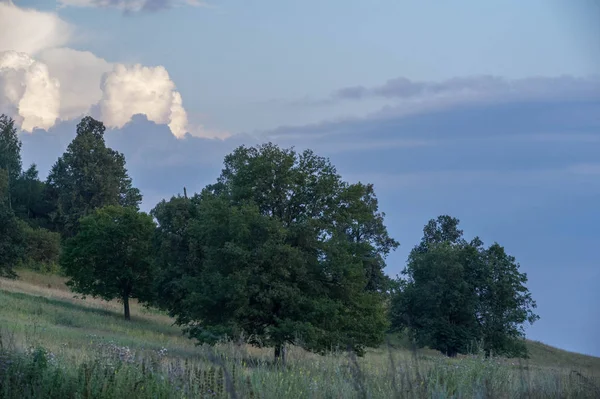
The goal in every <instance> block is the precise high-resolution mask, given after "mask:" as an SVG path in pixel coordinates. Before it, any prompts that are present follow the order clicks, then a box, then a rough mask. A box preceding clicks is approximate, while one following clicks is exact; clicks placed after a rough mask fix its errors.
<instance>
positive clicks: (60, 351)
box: [0, 271, 600, 398]
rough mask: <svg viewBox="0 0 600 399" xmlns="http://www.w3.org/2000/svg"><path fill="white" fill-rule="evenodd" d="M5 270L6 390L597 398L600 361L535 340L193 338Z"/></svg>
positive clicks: (151, 318)
mask: <svg viewBox="0 0 600 399" xmlns="http://www.w3.org/2000/svg"><path fill="white" fill-rule="evenodd" d="M19 274H20V276H21V278H20V279H19V280H4V279H0V306H1V307H0V345H1V346H0V398H1V397H18V398H24V397H57V398H59V397H60V398H63V397H86V398H92V397H129V398H135V397H165V398H170V397H181V398H183V397H185V398H195V397H254V398H259V397H260V398H288V397H289V398H353V397H364V398H367V397H368V398H390V397H400V398H402V397H407V398H408V397H436V398H445V397H494V398H503V397H507V398H508V397H511V398H514V397H539V398H552V397H556V398H564V397H573V398H579V397H589V398H594V397H600V390H599V389H598V388H597V387H598V386H600V358H595V357H590V356H584V355H580V354H575V353H570V352H566V351H561V350H559V349H556V348H552V347H550V346H547V345H544V344H541V343H537V342H530V343H529V347H530V352H531V359H529V360H528V361H527V362H519V361H516V360H514V359H500V358H498V359H483V358H481V357H477V356H464V357H460V358H458V359H447V358H445V357H443V356H440V355H439V354H436V353H435V352H433V351H421V352H419V353H412V352H410V351H407V350H405V349H402V348H397V347H396V346H395V347H394V348H388V347H385V348H381V349H378V350H372V351H370V352H369V353H368V354H367V355H366V356H365V357H364V358H361V359H356V358H354V357H353V356H351V355H348V354H347V353H343V352H340V353H337V354H334V355H329V356H326V357H322V356H318V355H314V354H310V353H307V352H305V351H303V350H301V349H299V348H291V349H290V351H289V357H288V359H289V362H288V365H287V367H285V368H281V367H277V366H274V365H273V364H272V363H271V357H272V352H271V350H270V349H257V348H253V347H249V346H246V345H243V344H239V345H236V344H233V343H223V344H221V345H218V346H217V347H215V348H210V347H205V346H202V347H198V346H196V345H194V342H193V341H191V340H189V339H187V338H186V337H184V336H182V334H181V330H180V329H179V328H177V327H174V326H172V320H171V319H170V318H169V317H167V316H165V315H163V314H161V313H159V312H156V311H152V310H147V309H145V308H143V307H140V306H137V304H133V305H132V321H131V322H127V321H125V320H123V318H122V309H121V305H120V304H119V303H117V302H104V301H101V300H94V299H90V298H88V299H86V300H84V299H78V298H74V297H73V293H71V292H70V291H69V290H68V288H67V287H66V286H65V285H64V279H62V278H60V277H57V276H48V275H41V274H37V273H33V272H30V271H20V272H19Z"/></svg>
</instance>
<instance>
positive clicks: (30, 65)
mask: <svg viewBox="0 0 600 399" xmlns="http://www.w3.org/2000/svg"><path fill="white" fill-rule="evenodd" d="M59 90H60V84H59V81H58V80H57V79H55V78H52V77H50V74H49V72H48V67H47V66H46V65H45V64H43V63H41V62H38V61H35V60H34V59H32V58H31V57H29V56H28V55H27V54H25V53H18V52H16V51H5V52H3V53H0V108H1V109H6V111H8V112H6V113H8V114H13V115H14V114H16V115H15V117H16V119H17V122H19V123H20V125H21V129H23V130H25V131H27V132H31V131H33V129H34V128H41V129H48V128H50V127H52V126H53V125H54V123H55V122H56V119H57V118H58V117H59V107H60V92H59ZM11 111H12V112H11Z"/></svg>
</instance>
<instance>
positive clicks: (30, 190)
mask: <svg viewBox="0 0 600 399" xmlns="http://www.w3.org/2000/svg"><path fill="white" fill-rule="evenodd" d="M12 203H13V210H14V211H15V215H16V216H17V217H18V218H20V219H22V220H24V221H26V222H27V223H28V224H29V225H31V226H38V227H51V224H50V214H51V213H52V212H53V211H55V209H54V208H55V207H54V205H53V204H52V201H51V200H50V199H49V198H48V196H47V190H46V184H45V183H44V182H42V181H40V179H39V177H38V170H37V167H36V165H35V164H32V165H31V166H30V167H29V168H28V169H27V170H25V171H23V172H22V173H21V175H20V176H19V177H18V179H17V180H16V181H15V183H14V185H13V198H12Z"/></svg>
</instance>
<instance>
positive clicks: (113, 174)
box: [47, 116, 142, 237]
mask: <svg viewBox="0 0 600 399" xmlns="http://www.w3.org/2000/svg"><path fill="white" fill-rule="evenodd" d="M104 131H105V127H104V124H102V122H100V121H97V120H95V119H93V118H91V117H89V116H86V117H85V118H83V119H82V120H81V122H80V123H79V124H78V125H77V136H76V137H75V139H73V141H72V142H71V144H69V146H68V148H67V151H66V152H65V153H64V154H63V155H62V157H60V158H59V159H58V161H57V162H56V163H55V164H54V166H53V167H52V170H51V171H50V174H49V176H48V180H47V184H48V190H49V193H50V195H51V197H52V198H53V200H54V201H55V202H56V205H57V210H56V214H55V215H54V218H55V223H56V224H57V229H58V230H59V231H60V232H61V233H62V234H63V235H65V236H67V237H69V236H73V235H74V234H75V233H76V231H77V223H78V220H79V219H80V218H81V217H82V216H86V215H88V214H89V213H91V212H92V211H93V210H94V209H97V208H101V207H104V206H108V205H121V206H131V207H134V208H136V209H137V208H138V206H139V203H140V202H141V199H142V196H141V195H140V192H139V190H138V189H137V188H133V187H132V183H131V178H130V177H129V176H128V175H127V170H126V169H125V157H124V156H123V154H121V153H119V152H117V151H114V150H112V149H111V148H108V147H106V144H105V142H104Z"/></svg>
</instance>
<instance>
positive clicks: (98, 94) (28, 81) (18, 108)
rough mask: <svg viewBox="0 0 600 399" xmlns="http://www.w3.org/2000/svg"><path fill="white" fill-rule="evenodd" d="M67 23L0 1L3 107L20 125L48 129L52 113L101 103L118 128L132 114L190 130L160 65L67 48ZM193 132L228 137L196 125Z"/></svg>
mask: <svg viewBox="0 0 600 399" xmlns="http://www.w3.org/2000/svg"><path fill="white" fill-rule="evenodd" d="M184 3H185V4H189V5H200V4H201V3H200V2H197V1H192V0H187V1H164V0H131V1H125V0H94V1H89V0H65V1H62V3H61V4H63V5H73V6H80V7H84V6H100V7H103V6H104V7H110V6H112V7H116V8H121V9H123V10H126V11H140V10H152V9H155V8H161V7H168V6H171V5H177V4H184ZM72 33H73V29H72V27H71V26H70V25H69V24H67V23H66V22H64V21H63V20H61V19H60V18H59V17H58V15H56V14H55V13H51V12H42V11H36V10H32V9H26V8H21V7H18V6H16V5H14V4H13V3H12V2H10V1H9V2H6V1H4V2H3V1H2V0H0V112H4V113H6V114H8V115H10V116H12V117H13V118H15V120H16V122H17V124H18V125H20V127H21V129H23V130H25V131H32V130H33V129H34V128H41V129H45V130H47V129H48V128H50V127H52V126H53V125H54V124H55V123H56V121H57V119H60V120H70V119H74V118H78V117H80V116H82V115H84V114H89V113H90V112H92V110H96V109H100V112H101V114H102V119H103V121H104V122H105V123H106V124H107V125H108V126H111V127H122V126H123V125H124V124H126V123H127V122H129V121H130V120H131V117H132V116H133V115H135V114H144V115H146V117H147V118H148V119H149V120H151V121H153V122H156V123H159V124H168V126H169V128H170V129H171V132H172V133H173V135H175V136H176V137H178V138H182V137H184V136H185V135H186V133H187V132H188V129H189V127H188V118H187V112H186V110H185V109H184V108H183V100H182V98H181V94H180V93H179V92H178V91H177V90H176V89H175V84H174V83H173V81H172V80H171V78H170V76H169V74H168V72H167V70H166V69H165V68H164V67H162V66H155V67H145V66H141V65H134V66H131V67H127V66H124V65H122V64H112V63H110V62H108V61H106V60H104V59H102V58H99V57H97V56H96V55H94V54H92V53H91V52H88V51H77V50H73V49H70V48H67V47H64V45H65V44H67V43H68V42H69V40H70V38H71V36H72ZM190 130H191V134H192V135H195V136H201V137H226V136H227V134H226V133H222V132H207V131H205V130H204V129H203V128H202V127H201V126H199V127H194V128H192V129H190Z"/></svg>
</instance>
